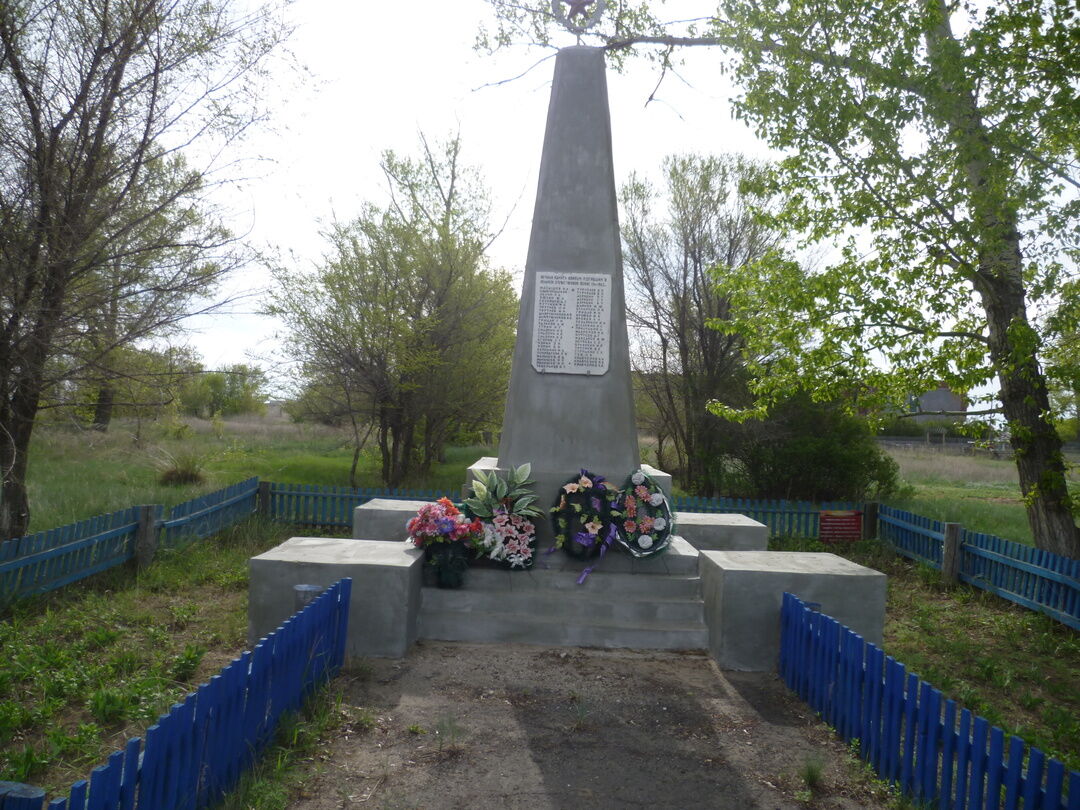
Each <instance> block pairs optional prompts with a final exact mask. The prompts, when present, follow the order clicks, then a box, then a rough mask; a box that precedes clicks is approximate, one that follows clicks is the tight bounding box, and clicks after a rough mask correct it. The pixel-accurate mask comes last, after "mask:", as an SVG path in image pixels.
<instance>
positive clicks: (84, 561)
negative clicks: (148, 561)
mask: <svg viewBox="0 0 1080 810" xmlns="http://www.w3.org/2000/svg"><path fill="white" fill-rule="evenodd" d="M138 512H139V510H138V508H137V507H130V508H128V509H121V510H119V511H117V512H112V513H111V514H108V515H98V516H97V517H92V518H89V519H88V520H81V521H79V522H78V523H72V524H70V525H68V526H62V527H60V528H58V529H50V530H48V531H44V532H38V533H37V534H31V535H27V536H26V537H17V538H15V539H14V540H7V541H6V542H4V543H0V603H3V602H6V601H10V600H12V599H18V598H21V597H24V596H30V595H31V594H35V593H44V592H46V591H52V590H56V589H57V588H62V587H64V586H65V585H68V584H69V583H72V582H75V581H76V580H79V579H83V578H84V577H88V576H92V575H93V574H97V573H100V572H101V571H105V570H107V569H109V568H112V567H113V566H116V565H120V564H121V563H123V562H125V561H127V560H129V559H131V556H132V554H133V553H134V551H133V549H134V546H135V533H136V531H137V530H138V528H139V515H138Z"/></svg>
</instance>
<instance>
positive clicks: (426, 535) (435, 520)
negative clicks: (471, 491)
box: [405, 498, 484, 588]
mask: <svg viewBox="0 0 1080 810" xmlns="http://www.w3.org/2000/svg"><path fill="white" fill-rule="evenodd" d="M405 528H406V529H407V530H408V532H409V536H408V537H407V538H406V539H405V542H406V543H411V544H412V545H414V546H416V547H417V548H422V549H424V554H425V555H426V556H427V558H428V562H429V563H430V564H431V566H432V568H433V569H434V571H435V575H434V576H435V582H436V584H437V585H438V586H439V587H440V588H460V587H461V586H462V585H463V584H465V569H466V568H467V567H468V565H469V550H470V549H472V548H474V547H475V546H476V544H477V543H478V542H479V541H480V539H481V538H482V537H483V536H484V527H483V526H482V525H481V523H480V521H479V520H476V519H474V518H470V517H468V516H467V515H465V514H463V513H462V511H461V510H460V509H458V508H457V507H456V506H454V504H453V503H452V502H451V501H450V499H449V498H439V500H437V501H435V502H434V503H425V504H424V505H423V506H421V507H420V511H419V512H417V513H416V517H414V518H411V519H410V520H409V522H408V523H406V524H405Z"/></svg>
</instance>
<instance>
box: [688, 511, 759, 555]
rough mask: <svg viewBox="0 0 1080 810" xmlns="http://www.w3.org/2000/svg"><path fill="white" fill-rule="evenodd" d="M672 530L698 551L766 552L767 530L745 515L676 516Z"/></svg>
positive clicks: (689, 514) (697, 513) (692, 514)
mask: <svg viewBox="0 0 1080 810" xmlns="http://www.w3.org/2000/svg"><path fill="white" fill-rule="evenodd" d="M675 529H676V531H678V533H679V534H680V535H682V536H683V537H684V538H685V539H686V541H687V542H688V543H690V545H692V546H693V547H694V548H696V549H698V550H699V551H765V549H766V548H768V545H769V527H768V526H766V525H765V524H764V523H758V522H757V521H756V520H754V519H752V518H748V517H747V516H746V515H718V514H704V513H701V512H676V513H675Z"/></svg>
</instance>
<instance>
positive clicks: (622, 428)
mask: <svg viewBox="0 0 1080 810" xmlns="http://www.w3.org/2000/svg"><path fill="white" fill-rule="evenodd" d="M560 7H561V0H557V2H556V3H554V4H553V10H558V9H560ZM600 8H602V6H601V4H599V3H597V6H596V8H594V13H593V18H594V19H595V18H596V17H597V16H598V13H597V12H598V10H599V9H600ZM568 27H570V28H571V30H572V31H576V32H578V33H580V31H581V30H582V29H581V28H579V27H576V26H573V25H569V26H568ZM525 462H529V463H531V464H532V474H533V478H534V480H535V481H536V493H537V495H538V497H539V502H540V505H541V506H542V507H545V508H546V507H547V506H548V505H550V503H551V502H552V501H553V500H554V499H555V497H556V493H557V490H558V488H559V486H561V485H562V483H563V482H564V481H566V479H567V478H569V477H570V476H571V475H573V474H574V473H575V472H576V471H577V470H578V469H579V468H581V467H585V468H588V469H589V470H591V471H592V472H594V473H598V474H600V475H604V476H606V477H607V478H609V479H611V480H612V481H613V482H614V483H615V484H616V485H619V484H621V483H622V480H623V479H624V478H625V476H627V475H628V474H629V473H630V472H632V471H633V470H636V469H637V468H638V467H639V466H640V454H639V451H638V442H637V428H636V424H635V420H634V396H633V387H632V382H631V378H630V351H629V343H628V340H627V333H626V311H625V299H624V294H623V274H622V250H621V243H620V238H619V215H618V206H617V202H616V195H615V172H614V167H613V163H612V149H611V120H610V116H609V113H608V97H607V80H606V76H605V68H604V54H603V51H601V50H600V49H598V48H589V47H583V46H577V47H570V48H564V49H563V50H561V51H559V53H558V56H557V57H556V61H555V76H554V80H553V81H552V87H551V101H550V104H549V106H548V117H547V130H546V133H545V136H544V151H543V155H542V157H541V162H540V180H539V184H538V186H537V192H536V207H535V209H534V213H533V222H532V235H531V238H530V240H529V253H528V258H527V260H526V264H525V279H524V286H523V288H522V294H521V309H520V313H519V316H518V331H517V344H516V346H515V348H514V361H513V369H512V371H511V376H510V390H509V393H508V395H507V399H506V411H505V415H504V418H503V428H502V438H501V440H500V442H499V456H498V459H497V460H496V459H492V458H485V459H481V460H480V461H479V462H478V463H477V465H476V466H475V467H474V469H479V468H486V469H490V468H491V467H493V466H497V467H498V469H500V470H507V469H510V468H512V467H516V466H518V465H520V464H524V463H525ZM660 475H661V476H662V474H660ZM662 479H664V480H663V483H665V484H667V485H668V486H667V488H669V489H670V478H667V477H666V476H662ZM539 523H540V524H541V525H538V527H537V528H538V530H539V532H540V534H541V538H540V539H541V542H543V540H544V539H550V536H551V535H550V529H549V527H548V526H547V525H546V521H540V522H539Z"/></svg>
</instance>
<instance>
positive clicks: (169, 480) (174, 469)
mask: <svg viewBox="0 0 1080 810" xmlns="http://www.w3.org/2000/svg"><path fill="white" fill-rule="evenodd" d="M157 466H158V482H159V483H160V484H163V485H165V486H187V485H189V484H199V483H201V482H202V481H203V480H204V477H205V476H204V474H203V458H202V456H201V455H199V454H198V453H195V452H190V451H187V452H185V451H182V450H180V451H177V452H176V453H170V452H168V451H167V450H161V451H160V455H159V458H158V460H157Z"/></svg>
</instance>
